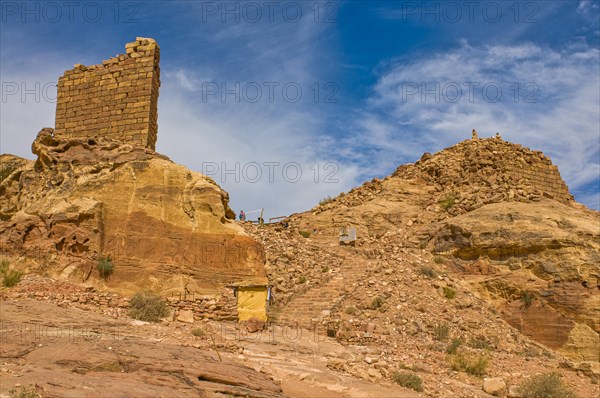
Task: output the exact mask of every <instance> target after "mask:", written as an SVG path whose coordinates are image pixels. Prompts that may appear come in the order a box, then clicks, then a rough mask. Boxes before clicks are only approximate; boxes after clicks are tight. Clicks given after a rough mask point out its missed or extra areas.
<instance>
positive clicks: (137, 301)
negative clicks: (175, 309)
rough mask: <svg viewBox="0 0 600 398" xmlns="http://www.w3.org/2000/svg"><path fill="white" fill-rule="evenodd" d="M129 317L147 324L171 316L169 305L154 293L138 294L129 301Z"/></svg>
mask: <svg viewBox="0 0 600 398" xmlns="http://www.w3.org/2000/svg"><path fill="white" fill-rule="evenodd" d="M129 306H130V308H129V316H130V317H132V318H134V319H139V320H140V321H146V322H158V321H159V320H160V318H164V317H165V316H167V315H168V314H169V308H168V307H167V303H166V302H165V301H164V300H163V299H162V297H160V296H159V295H157V294H155V293H152V292H138V293H136V294H134V295H133V297H132V298H131V300H130V301H129Z"/></svg>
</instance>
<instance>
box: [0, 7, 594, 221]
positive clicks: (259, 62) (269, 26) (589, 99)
mask: <svg viewBox="0 0 600 398" xmlns="http://www.w3.org/2000/svg"><path fill="white" fill-rule="evenodd" d="M0 4H1V9H0V12H1V14H0V18H1V19H0V23H1V27H0V29H1V30H0V80H1V81H2V102H1V103H0V105H1V118H0V119H1V122H0V128H1V131H0V145H1V152H2V153H12V154H15V155H19V156H23V157H27V158H32V157H33V155H32V154H31V153H30V145H31V141H32V140H33V139H34V138H35V136H36V134H37V132H38V131H39V130H40V129H41V128H42V127H46V126H50V127H51V126H53V125H54V107H55V102H54V96H55V91H54V92H53V91H52V90H53V86H52V83H53V82H56V81H57V79H58V77H59V76H61V75H62V73H63V72H64V71H65V70H66V69H70V68H72V67H73V65H74V64H76V63H82V64H86V65H89V64H96V63H100V62H101V61H102V60H103V59H107V58H109V57H110V56H114V55H116V54H120V53H123V52H124V45H125V43H127V42H130V41H133V40H134V39H135V37H137V36H143V37H152V38H154V39H156V40H157V42H158V43H159V45H160V47H161V80H162V86H161V89H160V97H159V121H158V122H159V135H158V142H157V150H158V151H159V152H161V153H164V154H166V155H167V156H169V157H170V158H171V159H172V160H174V161H176V162H178V163H181V164H184V165H185V166H187V167H189V168H190V169H192V170H196V171H200V172H202V171H204V172H205V173H207V174H211V175H212V177H213V178H214V179H215V180H216V181H217V182H218V183H219V184H220V185H221V186H222V187H223V188H224V189H225V190H227V191H228V192H229V193H230V196H231V205H232V207H233V208H234V210H236V211H239V210H240V209H244V210H246V211H250V210H255V209H258V208H262V207H264V208H265V211H266V217H273V216H279V215H287V214H291V213H293V212H299V211H304V210H307V209H309V208H311V207H312V206H313V205H314V204H316V203H317V202H318V201H319V200H320V199H322V198H323V197H325V196H328V195H331V196H334V195H337V194H338V193H340V192H343V191H347V190H349V189H351V188H352V187H355V186H357V185H360V184H361V183H362V182H364V181H366V180H370V179H372V178H373V177H384V176H386V175H389V174H391V173H392V172H393V171H394V169H395V168H396V167H397V166H398V165H400V164H402V163H406V162H414V161H415V160H417V159H418V158H419V157H420V156H421V154H422V153H423V152H425V151H428V152H435V151H437V150H440V149H443V148H445V147H447V146H450V145H453V144H455V143H457V142H459V141H462V140H464V139H467V138H469V137H470V131H471V129H473V128H476V129H477V130H478V131H479V133H480V136H492V135H494V134H495V133H496V132H497V131H498V132H500V133H501V134H502V136H503V138H504V139H506V140H509V141H512V142H517V143H521V144H524V145H526V146H529V147H530V148H533V149H537V150H542V151H543V152H545V153H546V154H547V155H549V156H550V157H551V158H552V160H553V161H554V163H555V164H557V165H558V166H559V168H560V171H561V174H562V176H563V178H564V179H565V180H566V182H567V184H568V185H569V187H570V189H571V192H572V193H573V194H574V195H575V197H576V199H577V200H578V201H580V202H582V203H584V204H586V205H588V206H590V207H592V208H595V209H600V186H599V184H600V179H599V176H600V52H599V51H600V26H599V21H600V2H598V1H575V0H573V1H549V0H545V1H518V2H517V1H483V0H480V1H466V0H465V1H456V2H455V1H429V2H422V1H340V2H328V1H324V2H314V1H307V2H304V1H289V2H286V1H279V2H266V1H258V2H252V1H250V2H221V1H216V2H213V1H211V2H206V1H204V2H202V1H194V2H192V1H188V2H177V1H170V2H164V3H163V2H152V1H147V2H136V1H122V2H115V1H106V2H102V1H97V2H88V1H79V2H78V4H77V5H76V6H69V5H68V2H8V1H3V2H2V3H0ZM54 90H55V89H54ZM224 170H225V173H223V171H224Z"/></svg>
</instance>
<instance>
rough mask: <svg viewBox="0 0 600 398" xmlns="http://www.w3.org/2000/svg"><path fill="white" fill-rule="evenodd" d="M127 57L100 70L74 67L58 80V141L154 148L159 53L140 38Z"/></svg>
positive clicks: (152, 43)
mask: <svg viewBox="0 0 600 398" xmlns="http://www.w3.org/2000/svg"><path fill="white" fill-rule="evenodd" d="M125 50H126V54H122V55H118V56H116V57H114V58H110V59H108V60H105V61H102V64H100V65H92V66H83V65H81V64H77V65H75V68H73V69H72V70H68V71H66V72H65V74H64V75H63V76H62V77H61V78H60V79H59V80H58V98H57V104H56V128H55V132H54V134H55V136H56V137H57V138H78V139H81V138H84V139H85V138H89V139H93V138H95V137H108V138H112V139H115V140H118V141H121V142H123V143H127V144H131V145H136V146H144V147H147V148H150V149H153V150H154V149H155V144H156V138H157V133H158V124H157V119H158V108H157V107H158V89H159V87H160V68H159V61H160V49H159V47H158V45H157V44H156V42H155V41H154V40H153V39H147V38H142V37H138V38H137V39H136V41H134V42H132V43H127V44H126V45H125Z"/></svg>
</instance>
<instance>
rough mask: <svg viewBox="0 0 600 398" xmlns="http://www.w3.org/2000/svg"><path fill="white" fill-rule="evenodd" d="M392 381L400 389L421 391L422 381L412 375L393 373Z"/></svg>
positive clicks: (408, 373)
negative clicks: (399, 386) (400, 387)
mask: <svg viewBox="0 0 600 398" xmlns="http://www.w3.org/2000/svg"><path fill="white" fill-rule="evenodd" d="M392 381H393V382H394V383H396V384H399V385H401V386H402V387H406V388H411V389H413V390H415V391H423V380H421V378H420V377H419V376H417V375H416V374H414V373H410V372H402V373H401V372H394V373H392Z"/></svg>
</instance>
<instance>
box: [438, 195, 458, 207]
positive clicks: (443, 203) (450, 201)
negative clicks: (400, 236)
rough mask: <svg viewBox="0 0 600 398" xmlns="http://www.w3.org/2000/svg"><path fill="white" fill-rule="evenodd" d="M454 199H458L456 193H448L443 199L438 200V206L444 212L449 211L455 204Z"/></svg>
mask: <svg viewBox="0 0 600 398" xmlns="http://www.w3.org/2000/svg"><path fill="white" fill-rule="evenodd" d="M456 199H458V195H457V194H456V193H454V192H453V193H450V194H448V195H445V196H444V197H443V198H441V199H440V200H438V204H439V205H440V207H441V208H442V209H444V210H449V209H450V208H451V207H452V206H454V205H455V204H456Z"/></svg>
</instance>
